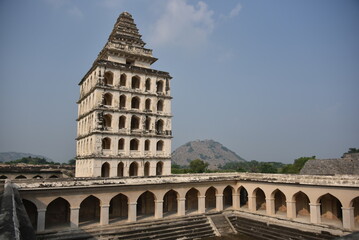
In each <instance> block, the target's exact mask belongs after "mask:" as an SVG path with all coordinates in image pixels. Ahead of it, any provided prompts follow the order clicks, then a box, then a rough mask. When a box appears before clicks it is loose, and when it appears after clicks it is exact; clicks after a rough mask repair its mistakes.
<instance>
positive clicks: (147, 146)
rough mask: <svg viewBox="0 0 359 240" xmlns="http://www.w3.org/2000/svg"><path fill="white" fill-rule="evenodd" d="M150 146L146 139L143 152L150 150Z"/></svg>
mask: <svg viewBox="0 0 359 240" xmlns="http://www.w3.org/2000/svg"><path fill="white" fill-rule="evenodd" d="M150 144H151V141H150V140H148V139H146V140H145V151H149V150H150V146H151V145H150Z"/></svg>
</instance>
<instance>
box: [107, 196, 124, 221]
mask: <svg viewBox="0 0 359 240" xmlns="http://www.w3.org/2000/svg"><path fill="white" fill-rule="evenodd" d="M127 203H128V197H127V196H126V195H124V194H122V193H119V194H117V195H116V196H114V197H113V198H112V199H111V200H110V208H109V218H110V219H116V220H123V219H127V218H128V204H127Z"/></svg>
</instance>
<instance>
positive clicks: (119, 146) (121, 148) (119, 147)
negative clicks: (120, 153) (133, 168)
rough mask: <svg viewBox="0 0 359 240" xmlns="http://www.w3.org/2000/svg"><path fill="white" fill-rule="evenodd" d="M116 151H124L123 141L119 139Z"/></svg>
mask: <svg viewBox="0 0 359 240" xmlns="http://www.w3.org/2000/svg"><path fill="white" fill-rule="evenodd" d="M118 150H125V139H123V138H120V139H119V140H118Z"/></svg>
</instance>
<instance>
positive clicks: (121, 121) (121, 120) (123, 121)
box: [118, 116, 126, 129]
mask: <svg viewBox="0 0 359 240" xmlns="http://www.w3.org/2000/svg"><path fill="white" fill-rule="evenodd" d="M125 127H126V117H125V116H121V117H120V118H119V120H118V128H119V129H123V128H125Z"/></svg>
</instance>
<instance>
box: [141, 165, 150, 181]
mask: <svg viewBox="0 0 359 240" xmlns="http://www.w3.org/2000/svg"><path fill="white" fill-rule="evenodd" d="M143 174H144V176H146V177H147V176H149V175H150V163H149V162H146V163H145V167H144V173H143Z"/></svg>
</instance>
